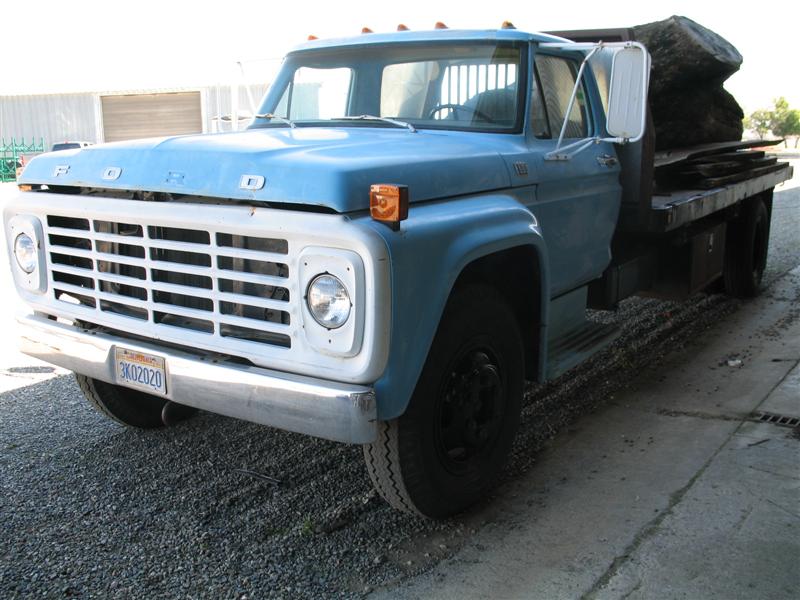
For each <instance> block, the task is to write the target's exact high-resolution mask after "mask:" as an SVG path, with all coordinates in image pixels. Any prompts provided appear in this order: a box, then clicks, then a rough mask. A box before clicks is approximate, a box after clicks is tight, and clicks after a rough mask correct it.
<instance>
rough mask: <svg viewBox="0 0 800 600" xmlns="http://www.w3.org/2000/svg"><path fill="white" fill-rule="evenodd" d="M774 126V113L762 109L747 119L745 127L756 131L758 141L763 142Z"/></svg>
mask: <svg viewBox="0 0 800 600" xmlns="http://www.w3.org/2000/svg"><path fill="white" fill-rule="evenodd" d="M771 125H772V111H770V110H766V109H763V108H762V109H760V110H757V111H755V112H753V113H751V114H750V116H749V117H745V119H744V126H745V127H746V128H747V129H750V130H752V131H755V132H756V133H757V134H758V139H760V140H763V139H764V136H766V135H767V134H768V133H769V132H770V130H771Z"/></svg>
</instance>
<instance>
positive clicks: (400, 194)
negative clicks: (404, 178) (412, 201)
mask: <svg viewBox="0 0 800 600" xmlns="http://www.w3.org/2000/svg"><path fill="white" fill-rule="evenodd" d="M369 214H370V216H371V217H372V218H373V219H374V220H375V221H378V222H380V223H384V224H385V225H388V226H389V227H391V228H392V231H399V230H400V221H405V220H406V219H407V218H408V186H407V185H396V184H393V183H374V184H372V185H371V186H370V188H369Z"/></svg>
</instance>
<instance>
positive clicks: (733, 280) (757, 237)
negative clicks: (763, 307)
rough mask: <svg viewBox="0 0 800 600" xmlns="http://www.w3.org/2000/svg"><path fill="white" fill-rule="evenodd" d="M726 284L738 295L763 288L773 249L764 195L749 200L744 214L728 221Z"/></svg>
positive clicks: (749, 296) (729, 290) (726, 289)
mask: <svg viewBox="0 0 800 600" xmlns="http://www.w3.org/2000/svg"><path fill="white" fill-rule="evenodd" d="M726 237H727V241H726V243H725V263H724V268H723V283H724V285H725V292H726V293H727V294H729V295H731V296H734V297H736V298H752V297H754V296H757V295H758V293H759V292H760V291H761V280H762V279H763V277H764V270H765V269H766V266H767V250H768V248H769V212H768V211H767V207H766V205H765V204H764V201H763V200H762V199H761V197H759V196H756V197H754V198H751V199H750V200H748V201H745V203H744V206H743V207H742V212H741V214H740V215H739V216H738V217H737V218H736V219H734V220H733V221H730V222H729V223H728V231H727V236H726Z"/></svg>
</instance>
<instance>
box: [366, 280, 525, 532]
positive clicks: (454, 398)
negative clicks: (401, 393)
mask: <svg viewBox="0 0 800 600" xmlns="http://www.w3.org/2000/svg"><path fill="white" fill-rule="evenodd" d="M523 383H524V357H523V346H522V339H521V337H520V332H519V324H518V322H517V320H516V318H515V317H514V314H513V313H512V311H511V309H510V307H509V306H508V304H507V303H506V302H505V300H504V299H503V298H502V297H501V296H500V295H499V294H498V293H497V291H496V290H494V289H493V288H490V287H488V286H482V285H469V286H464V287H462V288H460V289H457V290H456V291H454V292H453V295H452V296H451V298H450V300H449V301H448V304H447V307H446V309H445V314H444V315H443V317H442V321H441V324H440V326H439V329H438V331H437V333H436V337H435V338H434V341H433V344H432V346H431V349H430V352H429V355H428V360H427V361H426V363H425V366H424V368H423V370H422V374H421V375H420V378H419V381H418V382H417V386H416V388H415V390H414V394H413V395H412V398H411V401H410V403H409V406H408V409H407V410H406V412H405V413H404V414H403V415H402V416H401V417H399V418H397V419H394V420H392V421H389V422H384V423H381V425H380V430H379V434H378V439H377V440H376V441H375V442H374V443H372V444H368V445H365V446H364V458H365V462H366V465H367V470H368V472H369V475H370V478H371V479H372V482H373V484H374V486H375V488H376V489H377V490H378V492H379V493H380V494H381V496H383V498H384V499H385V500H386V501H387V502H388V503H389V504H391V505H392V506H393V507H394V508H397V509H399V510H402V511H405V512H409V513H415V514H418V515H422V516H425V517H431V518H441V517H446V516H449V515H452V514H455V513H458V512H460V511H462V510H464V509H466V508H467V507H469V506H470V505H472V504H474V503H475V502H477V501H478V500H480V499H482V498H484V497H485V496H486V495H487V493H488V492H489V490H490V489H491V488H492V487H493V486H494V484H495V482H496V481H497V478H498V476H499V474H500V471H501V470H502V468H503V466H504V465H505V463H506V461H507V459H508V454H509V451H510V449H511V444H512V442H513V439H514V435H515V434H516V431H517V427H518V425H519V418H520V411H521V407H522V392H523Z"/></svg>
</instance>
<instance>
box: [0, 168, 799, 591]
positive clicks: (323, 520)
mask: <svg viewBox="0 0 800 600" xmlns="http://www.w3.org/2000/svg"><path fill="white" fill-rule="evenodd" d="M796 162H797V161H795V163H796ZM795 168H797V166H796V167H795ZM798 231H800V189H797V188H795V189H792V190H787V191H783V192H780V193H779V194H778V195H777V196H776V204H775V211H774V217H773V233H772V240H773V241H772V246H771V248H770V262H769V266H768V272H767V276H766V280H767V282H768V283H769V282H771V281H774V280H775V279H777V278H779V277H780V276H781V275H782V274H783V273H785V272H786V271H788V270H791V269H792V268H794V267H795V266H796V265H798V264H800V244H798V234H797V232H798ZM740 309H742V303H741V302H739V301H736V300H731V299H729V298H726V297H725V296H721V295H699V296H697V297H695V298H693V299H692V300H690V301H687V302H683V303H672V302H661V301H655V300H646V299H631V300H628V301H626V302H624V303H623V304H622V306H621V307H620V310H619V311H618V312H616V313H613V314H611V313H597V314H596V315H595V317H596V318H598V319H603V320H612V321H616V322H619V323H620V324H621V326H622V335H621V337H620V339H619V340H618V341H617V342H616V343H615V344H614V345H613V346H611V347H610V348H609V349H607V350H606V351H605V352H603V353H602V354H600V355H598V356H596V357H595V358H594V359H592V360H591V361H589V362H587V363H585V364H584V365H582V366H580V367H579V368H577V369H575V370H573V371H571V372H570V373H568V374H566V375H565V376H563V377H561V378H560V379H559V380H557V381H554V382H551V383H548V384H547V385H543V386H538V387H532V388H531V389H530V390H529V393H528V395H527V402H526V407H525V409H524V413H523V423H522V428H521V431H522V433H521V435H519V436H518V439H517V441H516V443H515V446H514V450H513V456H512V460H511V464H510V465H509V467H508V469H507V471H506V473H505V478H506V480H512V479H514V478H515V477H516V476H518V475H519V474H520V473H522V472H524V471H526V470H527V469H529V468H531V467H532V466H533V465H534V464H535V462H536V456H537V453H538V451H539V450H541V448H542V445H543V444H544V443H545V442H546V441H547V440H549V439H550V438H552V437H553V436H554V435H555V434H556V433H557V432H559V431H562V430H564V429H565V427H566V426H567V425H568V424H569V423H571V422H572V421H574V420H575V419H576V418H577V417H578V416H580V415H582V414H585V413H587V412H591V411H592V410H593V409H594V408H595V407H597V406H598V405H601V404H602V403H604V402H606V401H608V400H609V399H610V398H612V397H613V395H614V394H615V393H617V392H618V391H619V390H621V389H623V388H624V387H625V385H626V382H627V381H629V380H630V379H631V378H632V377H633V376H634V375H635V374H636V373H637V372H638V371H639V370H640V369H641V367H643V366H644V365H651V364H653V363H654V362H657V361H659V360H660V359H661V357H663V356H664V355H665V354H667V353H669V352H672V351H675V350H676V349H680V348H683V347H685V346H687V345H691V343H692V340H694V339H696V338H697V337H698V336H701V335H702V332H703V331H704V330H705V329H707V328H709V327H711V326H713V325H714V324H716V323H718V322H719V321H720V320H724V318H725V317H726V315H729V314H730V313H732V312H734V311H737V310H740ZM4 367H6V365H4ZM259 475H266V476H268V477H272V478H275V479H277V480H278V481H279V483H277V484H275V483H273V482H271V481H268V480H266V479H264V478H261V477H259ZM498 493H503V488H502V487H501V488H500V489H499V490H498ZM494 518H496V517H495V516H493V515H492V511H491V501H489V502H487V504H486V505H485V506H483V507H478V508H476V509H475V510H473V511H471V512H470V513H469V514H466V515H463V516H461V517H459V518H455V519H451V520H448V521H444V522H440V523H432V522H428V521H423V520H420V519H417V518H414V517H410V516H407V515H403V514H400V513H397V512H395V511H393V510H391V509H389V508H388V507H387V506H386V505H385V504H384V503H383V501H382V500H381V499H380V498H378V497H376V495H375V494H374V492H372V490H371V487H370V485H369V479H368V477H367V474H366V471H365V469H364V466H363V464H362V457H361V449H360V448H358V447H349V446H343V445H339V444H334V443H329V442H324V441H321V440H315V439H312V438H307V437H304V436H299V435H295V434H291V433H286V432H281V431H277V430H273V429H269V428H266V427H261V426H257V425H252V424H249V423H244V422H241V421H236V420H233V419H227V418H224V417H220V416H216V415H212V414H207V413H203V414H200V415H198V416H197V417H195V418H193V419H192V420H190V421H188V422H185V423H181V424H180V425H178V426H176V427H174V428H171V429H169V430H163V431H155V432H139V431H131V430H126V429H123V428H120V427H118V426H116V425H114V424H113V423H111V422H109V421H107V420H106V419H104V418H103V417H102V416H100V415H99V414H97V413H95V412H94V411H93V410H92V409H91V408H90V407H89V405H88V404H87V403H86V402H85V401H84V400H83V398H82V397H81V396H80V393H79V391H78V388H77V386H76V384H75V383H74V380H73V379H72V378H71V377H69V376H60V377H55V378H52V379H49V380H46V381H42V382H40V383H36V384H34V385H30V386H27V387H23V388H19V389H16V390H12V391H7V392H5V393H2V394H0V523H2V526H0V527H2V529H0V531H1V532H2V539H0V595H2V597H3V598H22V597H31V596H37V597H48V598H51V597H78V598H98V597H99V598H131V597H163V598H201V597H202V598H264V597H287V598H288V597H291V598H298V597H328V596H336V597H358V596H361V595H363V594H364V593H365V592H366V591H369V590H370V589H373V588H376V587H379V586H383V585H388V584H390V583H392V582H395V581H397V580H399V579H402V578H404V577H407V576H409V575H410V574H414V573H418V572H421V571H424V570H427V569H429V568H430V567H431V566H433V565H434V564H436V563H437V562H438V561H439V560H441V559H442V558H443V557H445V556H448V555H450V554H451V553H452V552H453V551H454V550H456V549H457V548H458V547H459V546H460V545H461V544H462V543H464V541H465V540H466V539H468V538H469V536H470V535H471V533H473V532H474V530H475V529H477V528H479V527H481V526H483V525H485V524H486V522H487V521H491V520H492V519H494Z"/></svg>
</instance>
